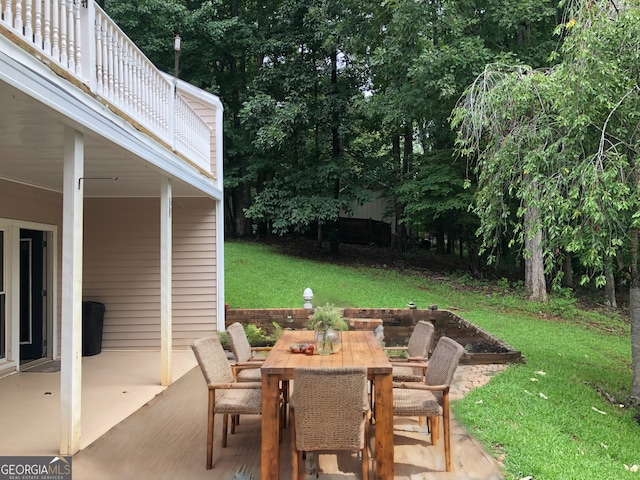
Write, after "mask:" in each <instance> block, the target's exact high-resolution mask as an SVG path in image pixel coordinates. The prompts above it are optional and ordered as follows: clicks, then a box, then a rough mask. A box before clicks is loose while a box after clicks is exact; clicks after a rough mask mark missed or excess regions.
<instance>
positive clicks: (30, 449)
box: [0, 351, 502, 480]
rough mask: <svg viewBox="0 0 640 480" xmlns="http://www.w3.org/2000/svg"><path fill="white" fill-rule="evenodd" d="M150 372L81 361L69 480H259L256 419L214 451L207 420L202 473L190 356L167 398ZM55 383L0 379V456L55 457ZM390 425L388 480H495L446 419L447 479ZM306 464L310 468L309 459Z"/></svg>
mask: <svg viewBox="0 0 640 480" xmlns="http://www.w3.org/2000/svg"><path fill="white" fill-rule="evenodd" d="M493 367H494V366H478V367H474V366H460V367H458V372H457V373H456V379H455V381H454V385H453V388H452V397H453V398H456V396H458V397H459V396H461V395H463V394H464V393H465V392H466V391H468V390H469V389H470V388H474V387H475V386H478V385H480V384H482V383H484V382H486V381H487V380H488V379H489V378H490V376H491V375H492V374H493V373H495V371H496V370H499V369H500V366H498V367H497V368H493ZM159 369H160V354H159V353H158V352H102V353H101V354H100V355H96V356H94V357H84V358H83V378H84V382H83V407H82V408H83V412H82V421H83V423H82V425H83V433H82V441H81V448H82V450H81V451H80V452H78V453H77V454H76V455H74V457H73V463H72V467H73V478H74V480H102V479H104V480H107V479H113V480H115V479H118V480H128V479H131V480H134V479H135V480H138V479H146V478H154V479H159V480H162V479H167V480H169V479H171V480H174V479H181V480H190V479H203V478H210V479H214V480H218V479H224V480H226V479H229V480H235V479H237V480H259V478H260V418H259V417H257V416H256V417H251V416H245V417H242V421H241V424H240V426H239V427H238V428H237V430H236V433H235V434H234V435H230V436H229V440H228V446H227V448H226V449H222V448H221V447H220V439H221V424H222V422H221V420H222V419H221V418H220V419H218V417H216V432H215V438H214V468H213V470H210V471H207V470H206V469H205V447H206V440H205V436H206V405H207V389H206V387H205V384H204V379H203V378H202V374H201V373H200V370H199V369H198V368H197V367H196V362H195V359H194V358H193V355H192V353H191V352H190V351H184V352H174V383H173V385H171V386H170V387H169V388H166V389H165V388H163V387H161V386H159V385H158V379H159V376H160V371H159ZM59 381H60V380H59V373H20V374H17V375H12V376H10V377H6V378H3V379H0V398H2V399H3V402H2V404H3V407H4V408H3V409H2V411H0V428H1V429H2V431H4V432H12V434H10V435H3V436H2V438H1V439H0V454H2V455H55V454H57V452H58V441H59V439H58V435H59V433H58V427H59V390H60V384H59ZM18 404H19V405H20V408H17V405H18ZM12 405H16V407H15V408H12ZM52 420H53V421H52ZM394 424H395V438H394V444H395V451H394V456H395V478H396V479H401V480H404V479H406V480H409V479H410V480H414V479H423V480H454V479H455V480H462V479H477V480H480V479H482V480H497V479H500V478H502V477H501V474H500V469H499V465H498V463H497V462H496V460H495V459H493V458H492V457H491V456H489V455H488V454H487V453H486V452H485V451H484V450H483V449H482V447H481V446H480V445H479V444H478V442H477V441H476V440H475V439H473V438H472V437H470V436H469V435H468V434H467V433H466V432H465V430H464V429H463V428H462V427H460V426H459V425H458V424H457V423H456V422H455V420H454V421H453V423H452V459H453V469H454V471H453V472H451V473H447V472H444V459H443V442H442V441H439V442H438V445H437V446H435V447H434V446H432V445H431V443H430V440H429V436H428V435H427V434H426V433H425V432H424V430H423V428H422V427H420V426H418V423H417V421H416V420H414V419H396V420H395V422H394ZM289 441H290V437H289V430H288V429H287V430H285V436H284V440H283V444H282V451H281V472H280V478H281V479H285V480H289V479H290V478H291V472H290V452H289ZM307 464H308V468H309V460H307ZM359 470H360V469H359V460H357V459H356V458H355V457H353V456H351V455H348V454H343V455H323V456H321V457H320V478H324V479H331V480H333V479H347V478H359V477H360V475H359ZM307 472H309V470H307ZM242 475H244V476H242ZM371 478H375V477H374V473H373V472H372V473H371Z"/></svg>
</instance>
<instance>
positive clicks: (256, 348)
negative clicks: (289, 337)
mask: <svg viewBox="0 0 640 480" xmlns="http://www.w3.org/2000/svg"><path fill="white" fill-rule="evenodd" d="M270 350H273V347H251V351H252V352H268V351H270Z"/></svg>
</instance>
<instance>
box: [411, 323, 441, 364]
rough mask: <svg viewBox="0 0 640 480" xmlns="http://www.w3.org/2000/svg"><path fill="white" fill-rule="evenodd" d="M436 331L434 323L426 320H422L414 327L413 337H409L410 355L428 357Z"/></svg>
mask: <svg viewBox="0 0 640 480" xmlns="http://www.w3.org/2000/svg"><path fill="white" fill-rule="evenodd" d="M434 333H435V327H434V326H433V323H431V322H427V321H425V320H420V321H419V322H418V323H416V326H415V327H414V328H413V332H412V333H411V337H409V344H408V345H407V354H408V355H409V356H410V357H422V358H425V359H426V358H427V357H428V356H429V351H430V350H431V346H432V345H433V336H434Z"/></svg>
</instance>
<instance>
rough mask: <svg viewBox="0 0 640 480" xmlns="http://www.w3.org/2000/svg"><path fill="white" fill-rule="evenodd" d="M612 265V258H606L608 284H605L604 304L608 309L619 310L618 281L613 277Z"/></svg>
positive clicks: (605, 268)
mask: <svg viewBox="0 0 640 480" xmlns="http://www.w3.org/2000/svg"><path fill="white" fill-rule="evenodd" d="M611 263H612V262H611V258H605V260H604V276H605V279H606V283H605V284H604V304H605V305H606V306H607V307H611V308H618V303H617V302H616V280H615V278H614V276H613V266H612V265H611Z"/></svg>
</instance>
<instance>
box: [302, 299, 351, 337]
mask: <svg viewBox="0 0 640 480" xmlns="http://www.w3.org/2000/svg"><path fill="white" fill-rule="evenodd" d="M309 328H310V329H311V330H316V331H318V332H322V331H326V330H328V329H329V328H331V329H333V330H348V328H349V325H348V324H347V322H346V320H345V319H344V317H343V316H342V311H341V310H339V309H337V308H336V307H335V305H332V304H330V303H327V304H326V305H324V306H322V305H321V306H319V307H316V308H315V309H314V310H313V313H312V314H311V315H309Z"/></svg>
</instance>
